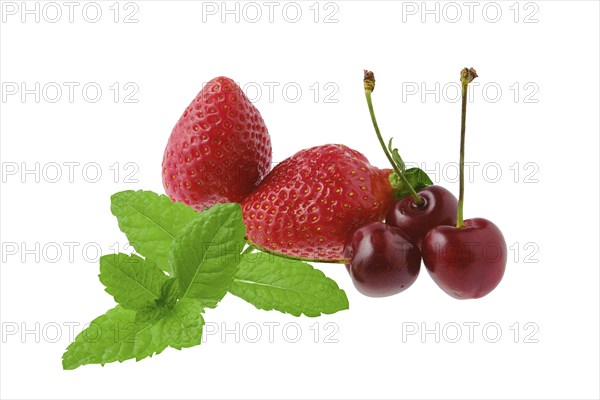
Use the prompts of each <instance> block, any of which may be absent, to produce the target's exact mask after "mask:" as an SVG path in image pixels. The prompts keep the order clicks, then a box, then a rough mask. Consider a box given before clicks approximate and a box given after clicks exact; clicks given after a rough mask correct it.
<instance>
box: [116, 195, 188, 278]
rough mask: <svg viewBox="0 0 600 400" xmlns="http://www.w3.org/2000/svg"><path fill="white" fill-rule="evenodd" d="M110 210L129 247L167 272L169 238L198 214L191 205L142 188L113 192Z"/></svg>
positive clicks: (169, 269) (170, 240)
mask: <svg viewBox="0 0 600 400" xmlns="http://www.w3.org/2000/svg"><path fill="white" fill-rule="evenodd" d="M111 211H112V213H113V214H114V215H115V217H117V220H118V221H119V228H120V229H121V231H123V233H125V235H126V236H127V239H128V240H129V243H130V244H131V245H132V246H133V248H135V250H136V251H137V252H138V253H140V254H142V255H143V256H144V257H146V258H150V259H152V260H154V262H156V263H157V264H158V266H159V267H160V268H162V269H163V270H165V271H167V272H171V270H172V269H171V267H170V266H169V263H168V254H169V248H170V247H171V243H172V242H173V239H174V238H175V236H176V235H177V233H178V232H179V231H180V230H181V229H182V228H183V227H184V226H186V225H187V224H188V223H189V222H191V221H192V220H193V219H194V218H196V217H197V216H198V213H197V212H196V211H194V209H193V208H191V207H188V206H186V205H184V204H181V203H174V202H172V201H171V199H169V198H168V197H167V196H165V195H160V196H159V195H158V194H156V193H154V192H150V191H143V190H139V191H133V190H126V191H124V192H118V193H115V194H113V195H112V197H111Z"/></svg>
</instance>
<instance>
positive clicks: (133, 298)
mask: <svg viewBox="0 0 600 400" xmlns="http://www.w3.org/2000/svg"><path fill="white" fill-rule="evenodd" d="M99 277H100V282H102V284H104V286H106V292H107V293H109V294H110V295H112V296H113V297H114V298H115V301H116V302H117V303H119V304H121V305H122V306H123V307H124V308H127V309H131V310H137V309H139V308H142V307H144V306H146V305H147V304H149V303H151V302H153V301H155V300H157V299H158V298H159V297H160V290H161V287H162V286H163V284H164V283H165V282H167V279H168V278H167V276H166V275H165V273H164V272H163V271H161V270H160V269H159V268H158V267H157V266H156V264H154V263H153V262H152V261H150V260H149V259H145V260H144V259H143V258H141V257H138V256H136V255H131V256H128V255H127V254H122V253H119V254H109V255H105V256H102V257H100V275H99Z"/></svg>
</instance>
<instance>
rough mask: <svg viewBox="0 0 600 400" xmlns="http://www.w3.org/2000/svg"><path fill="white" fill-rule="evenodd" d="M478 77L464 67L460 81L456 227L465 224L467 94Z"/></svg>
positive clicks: (471, 70)
mask: <svg viewBox="0 0 600 400" xmlns="http://www.w3.org/2000/svg"><path fill="white" fill-rule="evenodd" d="M476 77H477V72H475V69H473V68H471V69H467V68H464V69H463V70H462V71H461V72H460V81H461V83H462V112H461V119H460V159H459V164H458V168H459V174H460V189H459V193H458V211H457V213H456V227H457V228H462V227H463V226H464V224H465V222H464V218H463V204H464V201H465V131H466V122H467V94H468V87H469V83H471V81H473V79H475V78H476Z"/></svg>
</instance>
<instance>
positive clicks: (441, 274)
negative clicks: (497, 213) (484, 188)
mask: <svg viewBox="0 0 600 400" xmlns="http://www.w3.org/2000/svg"><path fill="white" fill-rule="evenodd" d="M506 254H507V253H506V242H505V240H504V236H503V235H502V232H500V229H498V227H497V226H496V225H494V223H492V222H491V221H488V220H487V219H484V218H473V219H467V220H465V221H464V225H463V226H462V227H461V228H456V227H454V226H438V227H435V228H433V229H432V230H431V231H429V233H427V235H426V236H425V239H424V240H423V262H424V263H425V266H426V268H427V270H428V271H429V274H430V275H431V277H432V278H433V280H434V282H435V283H437V285H438V286H439V287H440V288H442V290H444V291H445V292H446V293H448V294H449V295H450V296H452V297H455V298H457V299H477V298H480V297H483V296H485V295H486V294H488V293H490V292H491V291H492V290H494V289H495V288H496V286H498V283H500V281H501V280H502V276H504V269H505V267H506Z"/></svg>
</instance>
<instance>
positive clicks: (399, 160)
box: [388, 138, 406, 172]
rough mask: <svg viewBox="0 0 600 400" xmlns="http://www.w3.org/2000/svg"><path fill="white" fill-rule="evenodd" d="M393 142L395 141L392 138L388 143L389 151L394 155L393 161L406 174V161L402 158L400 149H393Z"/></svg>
mask: <svg viewBox="0 0 600 400" xmlns="http://www.w3.org/2000/svg"><path fill="white" fill-rule="evenodd" d="M392 140H394V139H393V138H390V141H389V142H388V150H389V151H390V153H391V154H392V159H393V160H394V162H395V163H396V165H397V166H398V168H399V169H400V171H402V172H404V170H405V169H406V165H405V164H404V160H403V159H402V157H400V153H398V149H394V148H392Z"/></svg>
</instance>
